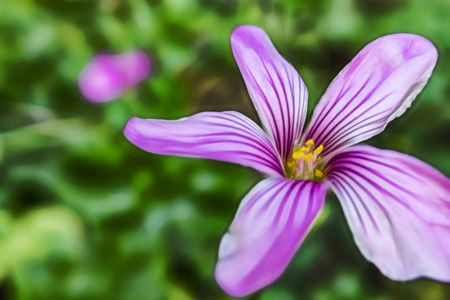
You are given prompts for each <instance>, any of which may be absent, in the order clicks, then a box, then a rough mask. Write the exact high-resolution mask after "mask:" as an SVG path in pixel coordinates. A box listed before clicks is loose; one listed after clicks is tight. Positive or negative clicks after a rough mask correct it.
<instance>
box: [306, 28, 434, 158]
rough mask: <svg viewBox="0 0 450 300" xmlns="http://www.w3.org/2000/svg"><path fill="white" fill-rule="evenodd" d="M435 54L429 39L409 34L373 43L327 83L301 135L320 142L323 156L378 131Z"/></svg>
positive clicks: (406, 101) (414, 90)
mask: <svg viewBox="0 0 450 300" xmlns="http://www.w3.org/2000/svg"><path fill="white" fill-rule="evenodd" d="M437 56H438V55H437V51H436V48H435V47H434V46H433V44H431V42H430V41H428V40H427V39H425V38H423V37H421V36H418V35H414V34H405V33H399V34H392V35H387V36H384V37H381V38H379V39H377V40H375V41H373V42H372V43H370V44H369V45H367V46H366V47H365V48H364V49H363V50H361V52H359V53H358V55H357V56H356V57H355V58H354V59H353V60H352V61H351V62H350V63H349V64H348V65H347V66H346V67H345V68H344V69H343V70H342V71H341V72H340V73H339V74H338V75H337V77H336V78H335V79H334V80H333V82H332V83H331V84H330V86H329V87H328V89H327V91H326V92H325V94H324V95H323V96H322V98H321V100H320V102H319V103H318V104H317V106H316V108H315V109H314V114H313V117H312V119H311V122H310V124H309V125H308V129H307V130H306V133H305V136H304V139H305V140H307V139H313V140H314V142H315V143H316V144H323V146H324V150H323V154H322V155H323V156H326V155H328V154H331V153H333V152H335V151H337V150H338V149H340V148H342V147H346V146H350V145H354V144H356V143H358V142H361V141H364V140H366V139H368V138H370V137H372V136H374V135H376V134H378V133H380V132H381V131H383V129H384V127H385V126H386V124H387V123H388V122H389V121H391V120H392V119H394V118H396V117H398V116H400V115H401V114H403V112H404V111H405V110H406V109H407V108H408V107H409V106H410V105H411V102H412V101H413V100H414V98H415V97H416V96H417V94H418V93H419V92H420V91H421V90H422V88H423V87H424V86H425V84H426V83H427V81H428V78H429V77H430V76H431V72H432V70H433V68H434V66H435V64H436V61H437Z"/></svg>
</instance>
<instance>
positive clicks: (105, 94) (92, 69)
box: [78, 50, 150, 102]
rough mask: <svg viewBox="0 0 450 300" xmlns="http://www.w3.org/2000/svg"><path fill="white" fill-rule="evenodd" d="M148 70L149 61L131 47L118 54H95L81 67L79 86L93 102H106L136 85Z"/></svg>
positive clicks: (145, 75) (146, 74) (84, 94)
mask: <svg viewBox="0 0 450 300" xmlns="http://www.w3.org/2000/svg"><path fill="white" fill-rule="evenodd" d="M149 73H150V60H149V58H148V56H147V55H146V54H145V53H144V52H142V51H140V50H134V51H130V52H127V53H124V54H119V55H97V56H95V57H94V58H93V59H92V60H91V61H90V62H89V63H88V64H87V65H86V67H85V68H84V69H83V71H82V72H81V74H80V77H79V79H78V86H79V88H80V91H81V93H82V94H83V96H84V97H85V98H86V99H88V100H89V101H92V102H107V101H111V100H114V99H115V98H117V97H119V96H120V95H121V94H122V93H123V92H124V91H125V90H126V89H128V88H130V87H133V86H135V85H137V84H138V83H139V82H141V81H142V80H144V79H145V78H146V77H147V76H148V75H149Z"/></svg>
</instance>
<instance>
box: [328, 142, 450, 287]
mask: <svg viewBox="0 0 450 300" xmlns="http://www.w3.org/2000/svg"><path fill="white" fill-rule="evenodd" d="M330 164H331V167H330V173H329V176H328V180H329V182H330V183H331V185H332V187H333V190H334V191H335V192H336V195H337V196H338V198H339V200H340V202H341V204H342V206H343V208H344V212H345V215H346V217H347V220H348V223H349V225H350V228H351V230H352V231H353V234H354V237H355V241H356V244H357V245H358V247H359V248H360V250H361V252H362V253H363V255H364V256H365V257H366V258H367V259H368V260H369V261H371V262H373V263H374V264H375V265H376V266H377V267H378V268H379V269H380V270H381V272H382V273H383V274H385V275H386V276H388V277H390V278H392V279H394V280H408V279H413V278H416V277H419V276H427V277H431V278H434V279H437V280H443V281H450V180H449V179H448V178H446V177H445V176H443V175H442V174H441V173H439V172H438V171H436V170H435V169H434V168H432V167H430V166H429V165H427V164H425V163H423V162H421V161H420V160H418V159H416V158H413V157H411V156H408V155H405V154H401V153H398V152H395V151H389V150H379V149H376V148H373V147H370V146H365V145H360V146H354V147H350V148H348V149H346V150H345V151H344V152H342V153H340V154H338V155H337V156H336V157H334V158H333V159H332V161H331V162H330Z"/></svg>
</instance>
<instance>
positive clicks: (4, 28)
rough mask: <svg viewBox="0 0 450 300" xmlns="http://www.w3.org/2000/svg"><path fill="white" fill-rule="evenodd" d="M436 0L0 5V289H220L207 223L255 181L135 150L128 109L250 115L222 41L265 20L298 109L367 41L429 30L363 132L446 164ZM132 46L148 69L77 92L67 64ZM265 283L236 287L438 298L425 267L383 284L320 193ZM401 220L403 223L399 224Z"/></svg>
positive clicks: (333, 203) (40, 293)
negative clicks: (382, 121) (140, 77)
mask: <svg viewBox="0 0 450 300" xmlns="http://www.w3.org/2000/svg"><path fill="white" fill-rule="evenodd" d="M449 15H450V1H446V0H428V1H421V0H361V1H356V0H354V1H351V0H309V1H306V0H303V1H295V0H290V1H278V2H277V1H268V0H258V1H257V0H253V1H237V0H229V1H227V0H200V1H195V0H159V1H157V0H155V1H144V0H128V1H122V0H110V1H108V0H102V1H83V0H78V1H76V0H73V1H64V0H58V1H56V0H34V1H33V0H1V1H0V117H1V122H0V161H1V165H0V298H1V299H155V300H158V299H168V300H178V299H180V300H189V299H229V297H228V296H227V295H226V294H225V293H223V291H222V290H221V289H220V288H219V287H218V286H217V284H216V282H215V280H214V266H215V262H216V259H217V249H218V245H219V242H220V239H221V236H222V234H223V233H224V232H225V231H226V229H227V227H228V225H229V223H230V221H231V220H232V218H233V216H234V213H235V211H236V209H237V207H238V205H239V202H240V200H241V199H242V197H243V196H244V195H245V194H246V193H247V192H248V191H249V190H250V189H251V188H252V186H254V185H255V184H256V183H257V182H258V181H259V180H260V179H261V176H260V175H259V174H257V173H256V172H255V171H253V170H251V169H247V168H244V167H241V166H237V165H232V164H228V163H223V162H215V161H207V160H202V159H190V158H180V157H165V156H159V155H154V154H149V153H146V152H144V151H142V150H140V149H138V148H137V147H135V146H133V145H132V144H130V143H129V142H128V141H127V140H126V139H125V138H124V136H123V127H124V125H125V124H126V122H127V120H128V119H129V118H130V117H132V116H139V117H142V118H161V119H176V118H180V117H184V116H188V115H191V114H193V113H196V112H200V111H205V110H214V111H221V110H238V111H240V112H243V113H245V114H246V115H248V116H250V117H251V118H253V119H255V120H256V119H257V118H256V113H255V111H254V109H253V107H252V105H251V102H250V100H249V97H248V95H247V92H246V90H245V86H244V83H243V81H242V78H241V76H240V73H239V70H238V68H237V66H236V64H235V62H234V59H233V56H232V53H231V49H230V44H229V36H230V33H231V32H232V30H233V29H234V28H235V27H236V26H238V25H242V24H254V25H258V26H261V27H262V28H264V29H265V30H266V31H267V32H268V34H269V35H270V37H271V38H272V40H273V41H274V43H275V45H276V46H277V48H278V49H279V51H280V52H281V53H282V55H284V56H286V57H287V59H288V60H290V61H291V62H292V64H293V65H294V66H295V67H296V68H297V69H298V70H299V72H300V74H301V76H302V77H303V79H304V81H305V82H306V84H307V86H308V89H309V94H310V102H309V111H310V112H311V111H312V108H313V107H314V104H315V103H317V101H318V99H319V98H320V96H321V94H322V93H323V92H324V90H325V89H326V87H327V85H328V84H329V83H330V82H331V80H332V79H333V78H334V76H335V75H336V74H337V73H338V72H339V71H340V70H341V69H342V68H343V67H344V66H345V65H346V64H347V63H348V62H349V61H350V60H351V59H352V57H353V56H354V55H355V54H356V53H357V52H358V51H359V50H360V49H361V48H362V47H364V46H365V45H366V44H367V43H368V42H370V41H372V40H374V39H376V38H377V37H379V36H381V35H385V34H389V33H395V32H412V33H416V34H420V35H423V36H425V37H427V38H428V39H430V40H431V41H432V42H433V43H434V44H435V45H436V47H437V49H438V51H439V54H440V58H439V61H438V63H437V67H436V69H435V72H434V74H433V76H432V78H431V80H430V81H429V83H428V85H427V87H426V88H425V90H424V91H423V92H422V93H421V94H420V95H419V97H418V99H417V100H416V101H415V102H414V104H413V106H412V108H411V109H409V110H408V111H407V112H406V113H405V115H404V116H402V117H401V118H399V119H396V120H394V121H393V122H392V123H391V124H390V125H389V126H388V127H387V129H386V131H385V132H383V133H382V134H380V135H379V136H377V137H375V138H373V139H371V140H370V141H368V143H369V144H371V145H374V146H376V147H379V148H390V149H394V150H397V151H401V152H404V153H408V154H411V155H414V156H416V157H418V158H420V159H422V160H424V161H425V162H427V163H429V164H431V165H432V166H434V167H436V168H438V169H439V170H440V171H441V172H443V173H444V174H446V175H447V176H448V175H449V174H450V160H449V149H450V139H449V136H450V126H449V125H450V102H449V96H450V95H449V94H450V88H449V82H450V71H449V70H450V32H449V28H450V18H449ZM136 47H137V48H141V49H143V50H145V51H146V52H147V53H148V54H149V55H150V56H151V59H152V64H153V70H152V75H151V77H150V78H149V80H147V81H145V82H144V83H142V84H140V85H139V86H138V87H137V88H136V89H135V90H132V91H128V92H127V93H126V94H124V95H123V97H121V98H120V99H117V100H116V101H113V102H110V103H106V104H100V105H98V104H92V103H89V102H87V101H86V100H84V99H83V98H82V96H81V95H80V93H79V91H78V88H77V77H78V74H79V73H80V71H81V69H82V68H83V66H84V65H85V64H86V62H87V61H88V60H89V59H90V58H91V57H92V55H94V54H96V53H104V52H111V53H116V52H123V51H126V50H130V49H132V48H136ZM319 223H320V224H319V225H318V226H316V227H315V228H314V230H313V231H312V232H311V233H310V235H309V236H308V237H307V239H306V241H305V242H304V244H303V246H302V248H301V250H300V251H299V253H298V255H297V256H296V257H295V258H294V259H293V261H292V263H291V264H290V265H289V267H288V269H287V270H286V272H285V273H284V274H283V275H282V276H281V278H280V279H279V280H278V281H276V282H275V283H274V284H272V285H271V286H270V287H268V288H267V289H265V290H263V291H261V292H259V293H257V294H254V295H252V296H250V297H248V299H263V300H269V299H281V300H283V299H317V300H321V299H427V300H437V299H449V298H448V297H450V296H449V295H450V287H449V285H448V284H445V283H439V282H436V281H432V280H428V279H419V280H414V281H411V282H406V283H401V282H394V281H391V280H389V279H387V278H386V277H384V276H382V275H381V274H380V272H379V271H378V270H377V269H376V268H375V267H374V266H373V265H372V264H370V263H368V262H366V261H365V259H364V258H363V257H362V255H361V254H360V252H359V250H358V249H357V247H356V245H355V244H354V242H353V238H352V235H351V233H350V231H349V228H348V226H347V223H346V220H345V218H344V216H343V213H342V210H341V208H340V206H339V203H338V201H337V199H336V198H335V196H329V199H327V205H326V208H325V210H324V211H323V214H322V217H321V219H320V222H319ZM404 230H408V228H404Z"/></svg>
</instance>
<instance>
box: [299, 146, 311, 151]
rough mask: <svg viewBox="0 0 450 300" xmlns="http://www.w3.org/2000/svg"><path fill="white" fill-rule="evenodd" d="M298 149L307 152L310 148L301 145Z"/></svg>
mask: <svg viewBox="0 0 450 300" xmlns="http://www.w3.org/2000/svg"><path fill="white" fill-rule="evenodd" d="M299 151H302V152H309V151H310V150H309V148H306V147H301V148H300V150H299Z"/></svg>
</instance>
